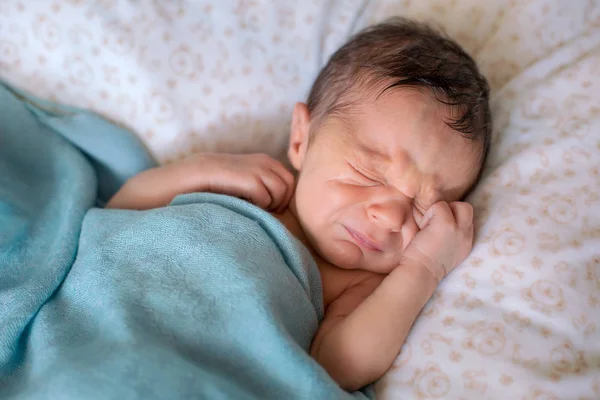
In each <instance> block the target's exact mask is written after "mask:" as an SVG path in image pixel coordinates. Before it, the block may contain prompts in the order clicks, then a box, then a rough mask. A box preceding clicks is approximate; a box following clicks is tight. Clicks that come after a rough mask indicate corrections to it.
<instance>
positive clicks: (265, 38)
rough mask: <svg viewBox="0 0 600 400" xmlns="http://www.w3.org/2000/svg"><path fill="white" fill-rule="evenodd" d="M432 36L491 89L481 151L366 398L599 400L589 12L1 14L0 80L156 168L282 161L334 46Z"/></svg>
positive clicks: (134, 6)
mask: <svg viewBox="0 0 600 400" xmlns="http://www.w3.org/2000/svg"><path fill="white" fill-rule="evenodd" d="M390 15H404V16H409V17H414V18H418V19H422V20H426V21H430V22H434V23H436V24H438V25H440V26H443V27H444V28H445V29H446V30H447V31H448V33H449V34H451V35H452V36H454V37H455V38H457V39H458V40H459V42H460V43H461V44H463V46H465V48H466V49H467V50H468V51H469V52H471V53H472V54H473V55H474V56H475V58H476V60H477V61H478V62H479V64H480V65H481V66H482V69H483V70H484V72H485V73H486V75H487V76H488V77H489V80H490V82H491V84H492V88H493V91H492V97H493V112H494V119H495V130H494V135H495V136H494V143H493V148H492V152H491V156H490V160H489V163H488V166H487V169H486V174H485V175H484V179H483V180H482V182H481V184H480V185H479V188H478V190H477V191H476V192H475V193H474V195H473V196H472V197H471V199H470V201H472V203H473V204H474V206H475V208H476V213H477V221H478V222H477V238H476V244H475V247H474V250H473V253H472V254H471V256H470V257H469V258H468V259H467V260H466V261H465V262H464V264H463V265H462V266H461V267H460V268H458V269H457V270H456V271H455V272H454V273H453V274H451V275H450V276H449V277H448V278H447V279H446V280H445V281H444V283H443V284H442V285H441V287H440V289H439V290H438V292H437V293H436V295H435V296H434V298H433V299H432V300H431V301H430V302H429V303H428V305H427V306H426V308H425V309H424V311H423V313H422V316H421V318H420V319H419V320H418V322H417V323H416V325H415V327H414V329H413V330H412V332H411V334H410V337H409V339H408V341H407V343H406V344H405V346H404V348H403V350H402V353H401V354H400V356H399V357H398V359H397V361H396V363H395V364H394V367H393V369H392V370H391V371H390V372H389V373H388V374H387V375H386V377H385V378H384V379H382V380H381V381H380V382H379V383H378V385H377V391H378V395H379V397H380V398H383V399H426V398H441V399H499V400H500V399H507V398H514V399H519V400H542V399H544V400H547V399H598V398H600V194H599V192H600V3H599V2H597V1H595V0H573V1H569V2H563V1H561V0H540V1H522V2H516V1H508V0H507V1H500V0H494V1H490V2H485V3H483V2H480V1H477V0H453V1H434V0H424V1H419V2H417V1H410V0H404V1H392V0H378V1H362V0H361V1H358V0H347V1H325V0H313V1H306V2H297V1H291V0H290V1H277V2H276V1H260V0H236V1H216V0H212V1H211V0H205V1H199V0H198V1H192V0H180V1H177V0H171V1H153V2H150V1H147V2H146V1H141V0H140V1H134V0H131V1H124V0H122V1H117V0H102V1H94V0H68V1H60V2H59V1H56V2H50V1H27V2H25V1H23V0H21V1H19V0H5V1H3V2H1V3H0V76H2V77H3V78H5V79H8V80H9V81H11V82H13V83H14V84H17V85H19V86H21V87H23V88H25V89H28V90H30V91H32V92H34V93H36V94H38V95H41V96H45V97H49V98H52V99H55V100H58V101H62V102H66V103H69V104H75V105H79V106H83V107H89V108H91V109H94V110H96V111H98V112H99V113H101V114H103V115H105V116H107V117H109V118H112V119H113V120H115V121H118V122H120V123H122V124H124V125H126V126H128V127H130V128H131V129H132V130H134V131H135V132H136V133H138V134H139V135H140V137H141V138H143V140H144V141H145V142H146V143H147V144H148V146H149V148H150V149H151V150H152V152H153V153H154V154H155V155H156V157H157V158H158V159H159V160H160V161H162V162H168V161H171V160H174V159H176V158H178V157H181V156H183V155H185V154H188V153H190V152H195V151H230V152H255V151H262V152H267V153H270V154H272V155H274V156H276V157H283V155H284V153H285V145H286V141H287V125H288V123H289V116H290V112H291V108H292V106H293V104H294V102H295V101H298V100H300V101H302V100H304V99H305V96H306V94H307V91H308V89H309V87H310V84H311V83H312V80H313V79H314V77H315V75H316V74H317V72H318V69H319V67H320V66H321V65H322V64H323V63H324V61H325V60H326V59H327V57H328V56H329V55H330V54H331V52H332V51H334V50H335V49H336V48H337V47H338V46H339V45H340V44H341V43H342V42H343V41H344V40H345V39H346V38H347V37H348V35H349V34H350V33H352V32H354V31H356V30H358V29H359V28H361V27H363V26H365V25H366V24H368V23H372V22H376V21H379V20H381V19H382V18H384V17H387V16H390Z"/></svg>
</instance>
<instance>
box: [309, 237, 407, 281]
mask: <svg viewBox="0 0 600 400" xmlns="http://www.w3.org/2000/svg"><path fill="white" fill-rule="evenodd" d="M315 247H316V250H317V252H318V253H319V255H320V256H321V257H322V258H323V259H324V260H325V261H327V262H328V263H330V264H333V265H335V266H336V267H338V268H342V269H348V270H354V269H358V270H365V271H371V272H375V273H379V274H387V273H390V272H391V271H392V270H393V269H394V267H395V266H396V265H397V263H394V262H393V260H390V259H386V258H385V257H384V255H383V254H364V253H363V251H362V250H361V249H360V248H359V247H358V246H356V245H354V244H352V243H349V242H344V241H342V242H339V243H336V244H335V245H329V246H327V245H321V244H319V245H318V246H315Z"/></svg>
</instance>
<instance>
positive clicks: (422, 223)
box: [403, 201, 473, 282]
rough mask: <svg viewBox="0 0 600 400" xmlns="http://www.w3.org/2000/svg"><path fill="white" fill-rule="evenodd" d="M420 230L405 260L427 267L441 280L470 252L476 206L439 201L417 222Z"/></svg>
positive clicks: (405, 252)
mask: <svg viewBox="0 0 600 400" xmlns="http://www.w3.org/2000/svg"><path fill="white" fill-rule="evenodd" d="M417 224H418V225H419V228H420V231H419V232H417V234H416V235H415V237H414V238H413V240H412V241H411V242H410V244H409V245H408V247H407V248H406V250H405V251H404V254H403V258H404V260H405V261H408V262H414V263H417V264H419V265H421V266H424V267H425V268H427V269H428V270H429V271H430V272H431V273H432V274H433V276H434V277H435V279H436V280H437V281H438V282H440V281H441V280H442V279H443V278H444V277H445V276H446V275H447V274H448V273H450V272H451V271H452V270H453V269H454V268H455V267H456V266H457V265H458V264H460V263H461V262H462V261H463V260H464V259H465V258H467V256H468V255H469V253H470V252H471V248H472V247H473V207H472V206H471V205H470V204H469V203H465V202H458V201H457V202H452V203H447V202H445V201H440V202H437V203H435V204H434V205H433V206H431V207H430V208H429V209H428V210H427V211H426V212H425V214H424V215H423V217H422V218H421V219H420V220H418V221H417Z"/></svg>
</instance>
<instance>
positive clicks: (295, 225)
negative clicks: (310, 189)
mask: <svg viewBox="0 0 600 400" xmlns="http://www.w3.org/2000/svg"><path fill="white" fill-rule="evenodd" d="M297 215H298V212H297V209H296V196H295V195H294V197H292V199H291V200H290V204H289V205H288V207H287V208H286V209H285V210H284V211H283V212H281V213H278V214H273V216H274V217H275V218H277V219H278V220H279V222H281V223H282V224H283V225H284V226H285V227H286V228H287V230H288V231H290V233H291V234H292V235H294V237H295V238H296V239H298V240H299V241H300V242H302V244H303V245H304V246H306V248H307V249H308V250H309V251H310V253H311V254H312V256H313V258H314V259H315V261H316V262H317V264H320V263H321V262H322V261H324V260H323V259H322V258H321V257H320V256H319V254H318V253H317V252H316V251H315V250H314V249H313V247H312V246H311V244H310V241H309V240H308V237H307V236H306V234H305V233H304V230H303V229H302V225H301V224H300V221H299V219H298V216H297Z"/></svg>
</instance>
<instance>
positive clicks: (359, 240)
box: [344, 226, 383, 252]
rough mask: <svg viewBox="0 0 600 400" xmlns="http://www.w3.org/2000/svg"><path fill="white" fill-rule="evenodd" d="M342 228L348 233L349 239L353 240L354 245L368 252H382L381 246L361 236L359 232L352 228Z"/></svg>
mask: <svg viewBox="0 0 600 400" xmlns="http://www.w3.org/2000/svg"><path fill="white" fill-rule="evenodd" d="M344 228H346V231H348V233H349V234H350V237H351V238H352V239H353V241H354V242H355V243H356V244H358V245H359V246H360V247H362V248H363V249H365V250H368V251H378V252H380V251H383V250H382V247H383V246H381V245H380V244H378V243H376V242H375V241H373V240H372V239H370V238H369V237H367V236H365V235H363V234H361V233H360V232H357V231H355V230H354V229H352V228H348V227H347V226H344Z"/></svg>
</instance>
